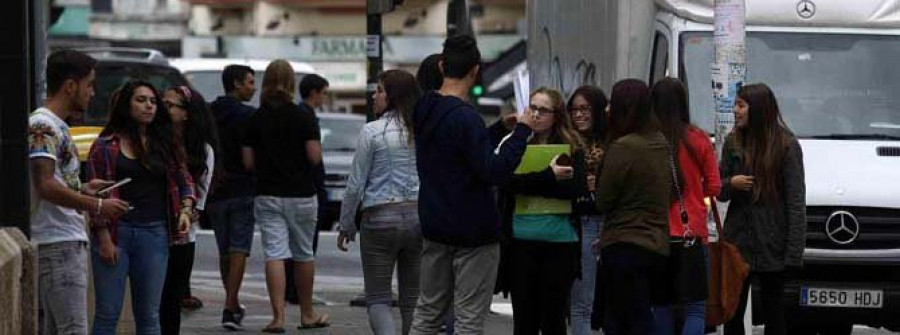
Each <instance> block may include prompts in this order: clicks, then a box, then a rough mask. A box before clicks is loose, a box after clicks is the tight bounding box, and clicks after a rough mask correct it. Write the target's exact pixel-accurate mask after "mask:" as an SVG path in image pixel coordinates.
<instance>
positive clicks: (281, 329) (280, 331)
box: [262, 327, 284, 334]
mask: <svg viewBox="0 0 900 335" xmlns="http://www.w3.org/2000/svg"><path fill="white" fill-rule="evenodd" d="M262 332H263V333H268V334H284V327H266V328H263V330H262Z"/></svg>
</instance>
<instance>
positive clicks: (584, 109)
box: [569, 105, 591, 115]
mask: <svg viewBox="0 0 900 335" xmlns="http://www.w3.org/2000/svg"><path fill="white" fill-rule="evenodd" d="M590 112H591V105H581V106H569V114H571V115H578V114H579V113H581V114H588V113H590Z"/></svg>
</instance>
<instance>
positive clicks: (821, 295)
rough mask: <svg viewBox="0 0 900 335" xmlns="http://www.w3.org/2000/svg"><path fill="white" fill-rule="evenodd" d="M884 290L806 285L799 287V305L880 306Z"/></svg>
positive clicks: (882, 302) (882, 301)
mask: <svg viewBox="0 0 900 335" xmlns="http://www.w3.org/2000/svg"><path fill="white" fill-rule="evenodd" d="M883 304H884V291H882V290H860V289H839V288H822V287H807V286H804V287H802V288H801V289H800V306H810V307H844V308H881V306H882V305H883Z"/></svg>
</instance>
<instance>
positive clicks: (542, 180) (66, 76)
mask: <svg viewBox="0 0 900 335" xmlns="http://www.w3.org/2000/svg"><path fill="white" fill-rule="evenodd" d="M480 59H481V55H480V52H479V50H478V48H477V46H476V43H475V40H474V39H473V38H471V37H468V36H455V37H451V38H448V39H447V40H446V41H445V44H444V50H443V52H442V53H441V54H438V55H433V56H432V57H429V59H427V60H426V61H425V62H423V65H422V66H421V68H420V69H419V71H418V73H417V75H416V76H414V75H412V74H410V73H407V72H404V71H402V70H390V71H386V72H384V73H382V74H381V75H380V76H379V77H378V86H377V91H376V93H375V94H374V96H373V98H374V101H375V109H376V112H377V114H378V116H379V119H378V120H377V121H374V122H371V123H368V124H367V125H365V127H364V128H363V130H362V131H361V133H360V135H359V137H358V144H357V150H356V155H355V157H354V160H353V163H352V168H351V173H350V176H349V179H348V184H347V190H346V193H345V198H344V201H343V204H342V208H341V216H340V227H341V233H340V235H339V236H338V240H337V244H338V247H339V248H340V249H342V250H348V249H347V248H348V244H349V243H350V242H352V241H355V240H356V234H357V233H359V235H360V237H359V242H360V247H361V257H362V264H363V273H364V277H365V278H364V279H365V280H364V283H365V294H366V301H367V306H368V307H367V308H368V314H369V322H370V325H371V328H372V330H373V332H374V333H376V334H393V333H394V332H395V330H396V328H397V327H396V326H395V325H394V321H393V316H392V311H391V302H392V301H391V300H392V298H391V297H392V293H391V292H392V290H391V283H392V277H393V273H394V269H395V267H396V269H397V270H396V272H397V275H398V283H399V306H400V312H401V313H400V314H401V319H402V324H401V326H400V327H399V328H400V329H401V333H402V334H436V333H438V332H439V331H441V330H442V329H445V330H447V331H450V332H453V333H457V334H481V333H484V321H485V318H486V316H487V315H488V311H489V308H490V304H491V300H492V298H493V296H494V294H495V293H504V294H509V295H510V296H511V298H512V306H513V318H514V330H513V333H515V334H538V333H542V334H565V333H566V332H567V325H568V326H570V327H571V328H572V333H573V334H589V333H590V332H591V328H592V315H595V316H596V315H599V316H600V319H602V322H601V324H602V327H603V330H604V333H606V334H651V333H652V334H671V333H674V332H680V333H683V334H702V333H703V330H704V325H705V323H704V321H705V317H704V311H705V303H704V300H705V299H706V294H707V287H706V276H707V275H706V268H707V266H708V265H707V263H708V250H707V249H706V247H705V246H706V244H707V243H708V242H709V232H708V229H707V225H706V222H707V213H708V209H707V205H706V202H707V201H715V199H714V198H715V197H716V196H718V197H719V198H720V199H722V200H730V201H731V203H730V206H729V208H728V215H727V218H726V222H725V231H724V232H721V233H722V234H723V235H724V236H725V237H727V238H728V239H729V240H730V241H733V242H734V243H735V244H737V245H738V247H739V248H740V250H741V252H742V254H743V256H744V258H745V259H746V260H747V262H748V263H749V264H750V266H751V277H755V278H758V279H759V280H760V283H761V288H762V296H763V300H762V303H763V305H764V306H763V307H764V308H763V309H762V310H764V311H765V315H764V320H765V323H766V332H767V333H772V334H784V333H785V328H786V327H785V320H784V313H783V307H782V306H781V301H780V297H781V295H782V294H783V292H782V291H783V286H784V273H785V271H787V270H789V269H790V268H793V267H798V266H800V265H801V255H802V250H803V247H804V243H805V242H804V235H803V232H804V228H803V227H805V217H804V216H805V210H804V206H805V201H804V198H805V188H804V179H803V160H802V152H801V149H800V146H799V144H798V142H797V140H796V138H795V137H794V136H793V135H792V133H791V132H790V130H789V129H788V127H787V125H786V124H785V123H784V121H783V120H782V118H781V116H780V112H779V109H778V104H777V102H776V99H775V95H774V94H773V92H772V91H771V90H770V89H769V88H768V87H767V86H765V85H764V84H754V85H747V86H744V87H743V88H741V90H740V92H739V93H738V97H737V100H736V101H737V102H736V104H735V119H736V126H735V129H734V131H733V132H732V133H731V134H729V136H728V137H727V140H726V142H725V144H724V148H725V149H724V152H723V153H722V159H721V163H718V164H717V161H718V160H717V159H716V152H715V150H714V149H713V146H712V143H711V141H710V139H709V134H708V133H706V132H704V131H703V130H702V129H700V128H699V127H697V126H694V125H692V124H691V121H690V112H689V106H688V95H687V92H686V90H685V87H684V85H682V84H681V83H680V82H679V81H678V80H677V79H672V78H667V79H663V80H661V81H659V82H657V83H654V84H653V86H652V87H651V86H648V85H647V84H646V83H644V82H642V81H640V80H636V79H626V80H622V81H619V82H618V83H616V84H615V85H614V86H613V87H612V90H611V94H610V96H609V98H608V99H607V96H606V94H605V93H604V92H603V91H602V90H601V89H599V88H597V87H593V86H584V87H580V88H578V89H577V90H575V91H574V92H573V93H572V94H571V96H570V97H569V99H568V100H566V99H565V98H564V96H563V94H562V93H561V92H559V91H557V90H554V89H551V88H539V89H537V90H535V91H534V92H532V94H531V96H530V99H529V105H528V106H527V108H525V112H524V113H522V114H510V115H506V116H504V117H502V118H501V119H500V120H499V121H498V122H497V123H495V124H493V125H492V126H490V127H487V126H486V125H485V123H484V121H483V118H482V117H481V116H480V115H479V114H478V113H477V112H476V110H475V108H474V107H473V105H472V104H470V103H469V102H468V92H469V90H470V88H471V87H472V86H473V85H474V84H475V82H476V79H477V76H478V72H479V70H480V65H479V63H480ZM95 63H96V62H95V61H94V60H93V59H91V58H90V57H89V56H87V55H85V54H82V53H79V52H76V51H60V52H56V53H54V54H52V55H51V56H50V57H49V59H48V66H47V86H48V99H47V101H46V103H45V105H44V107H42V108H40V109H38V110H36V111H34V112H33V113H32V115H31V117H30V119H29V137H28V140H29V156H30V162H31V178H32V184H33V188H34V192H33V194H34V195H35V199H34V200H33V202H32V204H33V210H32V230H33V239H34V240H35V241H36V242H37V244H38V246H39V271H40V285H39V287H40V299H41V310H42V327H43V329H44V331H45V332H46V333H87V315H86V311H87V307H86V306H87V302H86V301H85V299H84V296H85V293H86V290H87V278H88V276H87V256H88V254H90V260H91V263H92V268H93V278H94V286H95V304H96V311H95V318H94V325H93V333H95V334H113V333H115V332H116V327H117V323H118V316H119V314H120V312H121V308H122V303H123V295H124V291H125V287H124V286H125V283H126V279H127V280H129V281H130V283H131V292H132V295H133V312H134V315H135V323H136V326H137V330H138V332H139V333H141V334H157V333H166V334H172V333H177V332H178V328H179V327H180V323H179V319H180V308H181V307H180V306H181V300H182V298H183V297H185V296H189V293H186V292H185V290H187V289H189V277H190V268H191V263H192V260H193V253H194V244H193V243H194V241H195V231H196V222H197V219H198V217H199V216H200V215H206V214H205V213H209V217H210V219H211V222H212V224H213V227H214V229H215V230H216V238H217V244H218V247H219V252H220V255H221V258H220V269H221V274H222V279H223V284H224V286H225V288H226V295H227V298H226V302H225V308H224V310H223V317H222V324H223V326H224V327H226V328H228V329H231V330H241V329H243V327H242V324H241V323H242V320H243V318H244V316H245V314H246V310H245V308H244V307H243V305H241V304H240V303H239V300H238V291H239V289H240V286H241V280H242V278H243V273H244V271H245V264H246V257H247V255H249V251H250V246H251V242H252V233H253V227H254V224H256V225H258V226H259V229H260V231H261V233H262V243H263V249H264V253H265V258H266V266H265V273H266V282H267V287H268V288H269V293H270V301H271V305H272V312H273V320H272V321H271V322H270V323H269V324H268V325H267V326H266V327H265V328H264V329H263V331H264V332H268V333H284V332H285V321H286V320H285V312H284V308H285V306H284V305H285V287H286V275H285V260H292V261H293V262H292V263H291V264H292V265H291V266H292V267H293V269H294V276H293V278H288V280H294V282H295V285H296V290H297V295H298V297H299V300H300V302H301V306H300V310H301V320H300V327H299V328H318V327H327V326H328V325H329V320H328V316H327V315H324V314H322V315H317V314H316V313H315V311H314V310H313V307H312V304H311V296H312V290H313V278H314V271H315V257H314V252H313V244H314V239H315V229H316V228H315V227H316V218H317V215H316V214H317V207H318V203H317V197H316V194H317V186H316V175H317V173H319V172H318V171H320V170H321V161H322V152H321V143H320V131H319V128H318V121H317V118H316V116H315V112H314V111H313V107H314V106H317V105H319V104H321V100H322V97H323V96H324V94H325V90H326V89H327V81H325V80H324V79H321V77H318V76H315V75H309V76H307V77H306V78H304V80H303V82H302V83H300V85H299V90H298V89H297V83H296V82H295V79H294V71H293V69H292V68H291V66H290V64H289V63H288V62H286V61H283V60H276V61H273V62H272V63H271V64H270V65H269V66H268V68H267V69H266V73H265V75H264V77H263V83H262V92H261V105H260V108H259V110H255V109H254V108H252V107H249V106H247V105H244V104H243V103H242V102H244V101H248V100H249V99H250V98H251V97H252V96H253V95H254V93H255V90H256V89H255V83H254V73H253V71H252V70H251V69H249V68H247V67H242V66H239V65H233V66H229V67H228V68H226V69H225V71H224V73H223V85H224V87H225V90H226V92H227V94H226V95H225V96H223V97H219V98H218V99H217V100H216V101H214V102H213V103H212V104H210V105H209V106H208V105H207V104H206V101H205V100H204V98H203V97H202V96H201V95H200V94H199V93H198V92H196V91H194V90H193V89H191V88H188V87H180V86H179V87H173V88H170V89H168V90H167V91H165V92H158V91H157V90H156V88H155V87H154V86H153V85H152V84H150V83H148V82H143V81H130V82H128V83H125V84H124V85H123V86H122V87H120V88H119V89H118V90H117V91H116V92H115V93H114V94H113V95H112V98H111V101H110V107H111V108H110V116H109V121H108V124H107V125H106V126H105V128H104V129H103V131H102V132H101V134H100V136H99V138H98V139H97V141H96V142H95V143H94V144H93V145H92V147H91V151H90V153H89V160H88V162H87V166H86V167H85V169H86V172H87V173H86V174H87V182H84V183H82V182H81V180H80V178H79V171H80V163H79V161H78V155H77V151H76V149H75V145H74V142H73V140H72V137H71V135H70V134H69V131H68V125H67V123H66V120H67V119H68V118H69V117H71V116H73V115H74V113H79V112H83V111H84V109H85V108H86V107H87V105H88V102H89V101H90V99H91V98H92V96H93V82H94V81H95V77H96V73H95V71H94V66H95ZM295 91H299V93H300V95H301V96H302V98H303V101H304V102H301V103H297V102H296V100H297V99H296V98H295ZM531 145H557V146H559V145H562V146H565V147H566V148H567V149H568V150H567V152H568V153H569V155H565V157H564V156H557V157H555V158H553V159H552V160H551V161H550V163H549V164H548V165H547V166H544V167H542V168H540V169H538V171H535V172H530V173H520V174H517V173H515V171H516V170H517V168H518V167H519V166H520V163H521V162H522V158H523V156H524V155H525V154H526V151H527V150H528V148H529V146H531ZM124 179H128V180H130V182H128V183H125V184H120V185H116V186H117V187H114V188H111V189H109V190H102V189H103V188H106V187H108V186H110V185H112V184H113V183H115V182H116V181H121V180H124ZM208 196H209V197H210V198H211V200H212V201H211V202H210V204H207V197H208ZM523 196H532V197H535V196H536V197H542V198H550V199H556V200H561V201H562V202H564V203H568V204H569V206H567V208H569V210H567V211H565V212H553V213H529V212H522V211H519V210H517V206H516V202H517V201H521V200H520V199H523ZM204 209H207V210H206V211H204ZM82 212H84V213H87V214H88V216H89V217H90V220H89V222H86V219H85V217H84V216H83V215H82V214H81V213H82ZM86 226H89V227H90V228H89V229H88V230H85V227H86ZM88 232H89V233H88ZM748 287H749V281H748V282H747V284H745V287H744V289H745V291H746V290H747V289H748ZM746 299H747V297H746V294H745V295H744V298H743V300H742V301H741V305H740V306H741V307H740V308H739V311H738V314H737V315H736V316H735V317H734V319H733V321H732V322H730V323H728V324H727V325H726V328H725V329H726V333H729V334H743V331H744V329H743V325H742V323H741V322H739V320H740V319H742V315H743V313H744V307H743V306H745V305H746ZM675 306H678V307H679V308H673V307H675ZM674 311H679V312H680V313H677V314H678V315H676V313H675V312H674ZM594 319H597V318H594Z"/></svg>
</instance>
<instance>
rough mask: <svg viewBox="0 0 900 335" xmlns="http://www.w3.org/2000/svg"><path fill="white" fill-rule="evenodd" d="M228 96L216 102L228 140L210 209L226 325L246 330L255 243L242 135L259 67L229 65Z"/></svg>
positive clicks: (226, 74)
mask: <svg viewBox="0 0 900 335" xmlns="http://www.w3.org/2000/svg"><path fill="white" fill-rule="evenodd" d="M222 86H224V88H225V92H226V93H225V95H224V96H221V97H218V98H217V99H216V101H213V102H212V104H210V111H211V112H212V115H213V117H214V118H215V120H216V126H217V128H218V130H219V138H220V139H221V142H222V149H221V150H222V152H221V157H223V158H222V159H221V162H222V170H224V173H223V174H222V177H221V178H218V179H219V180H221V184H220V185H217V186H218V187H216V188H215V192H214V194H213V199H211V200H212V204H211V208H210V221H211V223H212V226H213V230H214V231H215V234H216V244H218V246H219V271H220V272H221V275H222V281H223V284H224V286H225V294H226V298H225V309H224V310H223V311H222V326H223V327H225V328H226V329H229V330H243V326H241V320H242V319H243V318H244V314H245V312H246V311H245V310H244V308H243V307H242V306H241V304H240V303H239V302H238V291H240V289H241V281H242V280H243V278H244V268H245V265H246V264H247V256H249V255H250V245H251V244H252V242H253V224H254V220H253V193H254V181H253V175H252V174H251V173H250V172H248V171H247V170H246V169H244V164H243V161H242V160H241V138H242V136H243V132H244V128H245V126H246V123H247V120H249V119H250V116H251V115H253V113H255V112H256V109H255V108H253V107H250V106H247V105H245V104H244V103H243V102H246V101H250V99H252V98H253V94H255V93H256V83H255V80H254V73H253V70H252V69H251V68H249V67H247V66H243V65H229V66H226V67H225V70H224V71H223V72H222Z"/></svg>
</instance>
